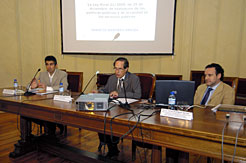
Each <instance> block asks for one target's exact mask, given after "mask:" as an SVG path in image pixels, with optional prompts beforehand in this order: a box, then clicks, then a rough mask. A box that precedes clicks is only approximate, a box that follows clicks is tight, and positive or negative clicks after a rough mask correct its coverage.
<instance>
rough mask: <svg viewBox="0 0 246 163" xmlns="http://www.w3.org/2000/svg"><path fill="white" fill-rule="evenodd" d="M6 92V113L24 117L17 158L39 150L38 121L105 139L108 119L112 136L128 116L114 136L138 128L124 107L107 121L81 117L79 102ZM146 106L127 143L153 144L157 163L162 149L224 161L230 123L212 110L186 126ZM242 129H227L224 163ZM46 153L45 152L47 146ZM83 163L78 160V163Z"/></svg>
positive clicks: (100, 115) (239, 155)
mask: <svg viewBox="0 0 246 163" xmlns="http://www.w3.org/2000/svg"><path fill="white" fill-rule="evenodd" d="M0 92H1V93H0V110H1V111H5V112H9V113H13V114H17V115H20V130H21V138H20V140H19V141H18V143H17V144H16V145H15V151H14V152H16V153H17V155H16V156H19V155H21V154H25V153H26V152H29V151H32V150H34V149H35V148H34V147H33V148H32V147H30V148H29V147H28V146H29V145H30V144H32V142H31V141H32V136H31V135H30V133H31V122H32V121H30V119H37V120H42V121H48V122H55V123H60V124H64V125H68V126H74V127H78V128H83V129H87V130H91V131H96V132H100V133H104V120H105V117H106V129H105V132H106V133H107V134H110V133H111V129H110V120H111V119H112V117H114V116H117V115H119V114H122V116H119V117H117V118H114V120H113V121H112V131H113V135H114V136H122V135H123V134H125V133H126V132H128V131H129V128H131V127H133V126H134V125H135V124H136V123H137V119H136V118H134V117H133V116H132V114H127V113H128V112H130V111H129V110H126V109H123V108H121V107H119V106H114V107H113V108H112V109H110V111H108V112H107V115H106V116H105V114H106V112H100V111H98V112H89V111H78V110H77V107H76V103H75V101H73V102H70V103H68V102H62V101H55V100H53V97H54V95H53V94H47V95H42V96H40V95H34V96H29V97H26V96H12V95H6V94H2V92H3V89H0ZM72 97H74V98H75V99H76V98H77V97H78V93H77V94H76V93H73V94H72ZM146 106H147V105H146V104H141V103H134V104H131V109H132V110H133V111H134V113H135V114H136V115H139V114H140V113H141V114H142V115H145V116H141V117H140V122H139V123H138V125H137V127H136V128H135V130H134V131H133V132H132V133H131V134H129V135H127V136H126V137H125V138H128V139H134V140H137V141H140V142H142V141H144V142H146V143H149V144H152V145H153V149H152V162H160V160H161V157H162V156H161V150H160V149H161V148H160V147H165V148H171V149H176V150H180V151H184V152H189V153H192V154H198V155H202V156H207V157H212V158H218V159H221V155H222V152H221V140H222V129H223V127H224V126H225V123H226V121H225V120H223V119H218V116H216V114H215V113H214V112H212V111H211V108H205V109H204V108H196V107H195V108H193V109H192V110H191V111H192V112H193V120H182V119H176V118H168V117H163V116H160V108H156V107H150V108H149V107H146ZM153 113H154V114H153ZM233 114H239V113H233ZM147 115H152V116H147ZM241 124H242V123H241V122H234V121H230V122H229V123H228V125H227V126H226V128H225V132H224V144H223V147H224V149H223V154H224V160H227V161H231V159H232V157H233V152H234V145H235V141H236V134H237V131H238V129H239V127H240V125H241ZM40 144H42V141H41V142H40ZM41 147H44V146H42V145H41ZM49 147H50V148H52V147H51V146H46V147H45V148H49ZM18 152H19V153H18ZM56 152H57V149H56ZM57 153H58V152H57ZM62 155H64V153H63V154H62ZM74 159H76V157H75V158H74ZM234 160H235V161H246V134H245V126H243V127H242V128H241V130H240V132H239V135H238V140H237V147H236V155H235V159H234ZM75 161H76V160H75ZM79 161H81V160H79ZM79 161H78V160H77V162H79Z"/></svg>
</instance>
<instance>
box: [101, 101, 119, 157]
mask: <svg viewBox="0 0 246 163" xmlns="http://www.w3.org/2000/svg"><path fill="white" fill-rule="evenodd" d="M112 102H113V101H112ZM114 106H116V104H114V105H112V106H111V107H109V108H108V109H107V110H106V113H105V115H104V124H103V125H104V126H103V134H104V137H103V139H104V144H103V154H105V145H106V134H105V132H106V117H107V114H108V112H109V111H110V109H112V108H113V107H114Z"/></svg>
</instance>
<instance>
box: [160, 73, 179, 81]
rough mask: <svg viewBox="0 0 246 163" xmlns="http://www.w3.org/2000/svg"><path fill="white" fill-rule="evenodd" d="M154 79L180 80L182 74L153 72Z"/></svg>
mask: <svg viewBox="0 0 246 163" xmlns="http://www.w3.org/2000/svg"><path fill="white" fill-rule="evenodd" d="M155 76H156V80H182V75H165V74H155Z"/></svg>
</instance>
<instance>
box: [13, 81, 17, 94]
mask: <svg viewBox="0 0 246 163" xmlns="http://www.w3.org/2000/svg"><path fill="white" fill-rule="evenodd" d="M14 90H15V93H14V94H15V95H16V94H17V91H18V82H17V79H14Z"/></svg>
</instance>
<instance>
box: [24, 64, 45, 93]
mask: <svg viewBox="0 0 246 163" xmlns="http://www.w3.org/2000/svg"><path fill="white" fill-rule="evenodd" d="M40 70H41V69H40V68H39V69H38V71H37V72H36V73H35V75H34V77H33V78H32V81H31V83H30V84H29V86H28V87H27V89H26V92H25V93H24V96H31V95H35V93H33V92H29V89H30V87H31V85H32V83H33V81H34V79H35V77H36V75H37V74H38V72H39V71H40Z"/></svg>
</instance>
